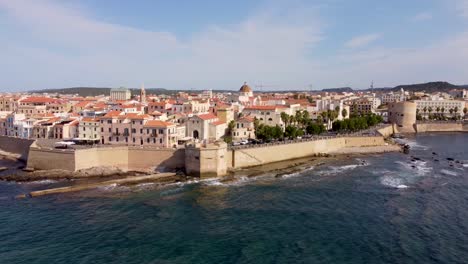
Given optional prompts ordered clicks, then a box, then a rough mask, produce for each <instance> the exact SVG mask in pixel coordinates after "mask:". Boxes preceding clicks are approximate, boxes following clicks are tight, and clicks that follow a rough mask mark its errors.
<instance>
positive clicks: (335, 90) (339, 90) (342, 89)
mask: <svg viewBox="0 0 468 264" xmlns="http://www.w3.org/2000/svg"><path fill="white" fill-rule="evenodd" d="M322 92H329V93H344V92H346V93H352V92H354V90H353V88H351V87H340V88H325V89H322Z"/></svg>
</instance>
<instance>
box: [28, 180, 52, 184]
mask: <svg viewBox="0 0 468 264" xmlns="http://www.w3.org/2000/svg"><path fill="white" fill-rule="evenodd" d="M57 182H58V181H56V180H40V181H31V182H20V183H19V184H52V183H57Z"/></svg>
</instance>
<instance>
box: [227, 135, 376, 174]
mask: <svg viewBox="0 0 468 264" xmlns="http://www.w3.org/2000/svg"><path fill="white" fill-rule="evenodd" d="M384 144H385V141H384V138H383V137H381V136H376V137H338V138H324V139H320V140H314V141H305V142H295V143H289V144H280V145H271V146H260V147H253V148H244V149H243V148H240V149H232V150H230V151H228V153H227V156H228V157H230V159H227V161H228V162H229V164H227V167H228V168H229V169H240V168H246V167H252V166H258V165H264V164H268V163H273V162H278V161H284V160H292V159H298V158H304V157H308V156H313V155H317V154H322V153H323V154H327V153H333V152H336V151H338V150H340V149H343V148H347V147H373V146H383V145H384Z"/></svg>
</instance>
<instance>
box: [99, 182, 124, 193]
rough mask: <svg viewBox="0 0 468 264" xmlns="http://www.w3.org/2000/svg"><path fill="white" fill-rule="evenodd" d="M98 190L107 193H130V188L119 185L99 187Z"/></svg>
mask: <svg viewBox="0 0 468 264" xmlns="http://www.w3.org/2000/svg"><path fill="white" fill-rule="evenodd" d="M97 189H98V190H100V191H105V192H112V191H130V190H131V189H130V187H127V186H121V185H118V184H117V183H113V184H109V185H105V186H99V187H97Z"/></svg>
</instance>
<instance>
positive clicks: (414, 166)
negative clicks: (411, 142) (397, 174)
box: [395, 160, 432, 176]
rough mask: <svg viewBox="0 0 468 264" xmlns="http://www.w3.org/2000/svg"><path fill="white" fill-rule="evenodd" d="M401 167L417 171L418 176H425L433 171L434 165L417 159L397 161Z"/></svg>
mask: <svg viewBox="0 0 468 264" xmlns="http://www.w3.org/2000/svg"><path fill="white" fill-rule="evenodd" d="M395 163H397V164H399V165H400V166H401V167H403V168H404V169H406V170H408V171H412V172H414V173H416V175H418V176H424V175H427V174H428V173H430V172H432V167H430V166H428V165H427V162H426V161H421V160H416V161H414V162H404V161H395Z"/></svg>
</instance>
